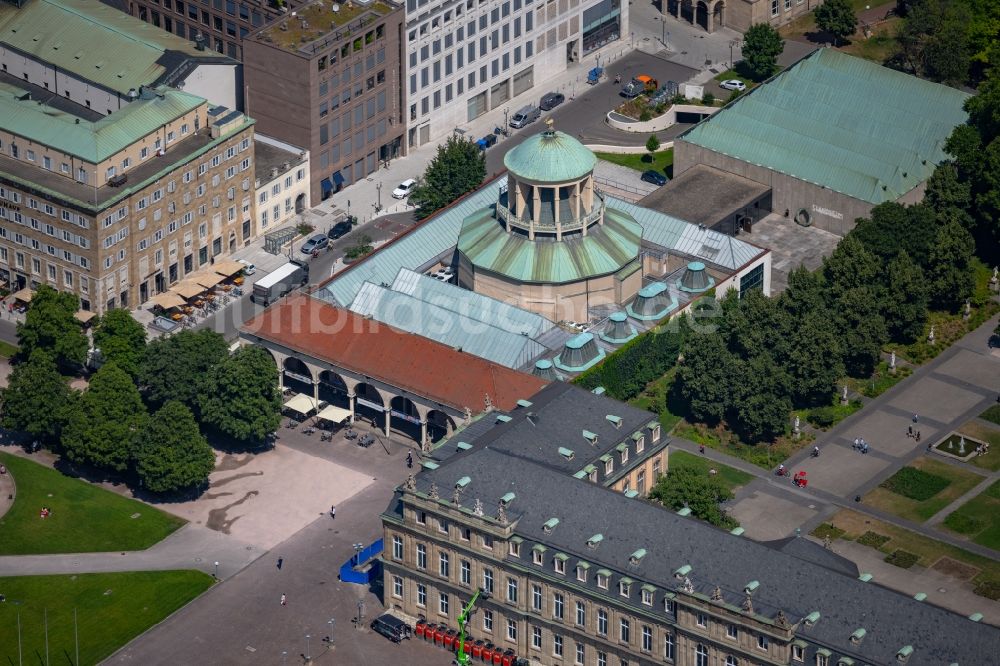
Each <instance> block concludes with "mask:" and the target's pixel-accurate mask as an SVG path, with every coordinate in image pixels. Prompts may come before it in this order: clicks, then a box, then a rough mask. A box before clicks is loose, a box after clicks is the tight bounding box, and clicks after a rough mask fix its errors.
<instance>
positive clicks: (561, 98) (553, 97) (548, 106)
mask: <svg viewBox="0 0 1000 666" xmlns="http://www.w3.org/2000/svg"><path fill="white" fill-rule="evenodd" d="M565 101H566V96H565V95H563V94H562V93H557V92H550V93H545V95H544V96H543V97H542V101H540V102H539V103H538V108H539V109H541V110H542V111H551V110H552V109H554V108H556V107H557V106H559V105H560V104H562V103H563V102H565Z"/></svg>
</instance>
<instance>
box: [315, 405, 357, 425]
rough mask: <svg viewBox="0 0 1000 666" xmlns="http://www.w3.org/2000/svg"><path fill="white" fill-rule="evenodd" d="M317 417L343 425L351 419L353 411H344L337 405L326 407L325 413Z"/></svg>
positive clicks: (322, 412)
mask: <svg viewBox="0 0 1000 666" xmlns="http://www.w3.org/2000/svg"><path fill="white" fill-rule="evenodd" d="M316 417H317V418H320V419H323V420H325V421H333V422H334V423H343V422H344V421H346V420H347V419H349V418H351V410H349V409H344V408H343V407H337V406H335V405H329V406H327V407H324V408H323V411H321V412H320V413H319V414H317V415H316Z"/></svg>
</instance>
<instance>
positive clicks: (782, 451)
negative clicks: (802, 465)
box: [673, 420, 815, 470]
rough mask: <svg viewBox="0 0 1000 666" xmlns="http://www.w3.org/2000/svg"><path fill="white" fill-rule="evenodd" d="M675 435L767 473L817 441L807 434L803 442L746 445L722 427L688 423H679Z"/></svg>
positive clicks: (783, 440) (788, 440) (783, 439)
mask: <svg viewBox="0 0 1000 666" xmlns="http://www.w3.org/2000/svg"><path fill="white" fill-rule="evenodd" d="M673 434H674V435H675V436H676V437H683V438H684V439H687V440H690V441H692V442H694V443H695V444H703V445H705V446H707V447H708V448H710V449H716V450H717V451H722V452H723V453H728V454H729V455H731V456H734V457H736V458H739V459H740V460H745V461H747V462H748V463H751V464H753V465H756V466H757V467H760V468H761V469H766V470H771V469H774V468H775V467H777V466H778V464H779V463H782V462H784V461H785V460H786V459H787V458H788V457H790V456H791V455H792V454H793V453H795V452H796V451H798V450H800V449H803V448H805V447H807V446H809V445H810V444H811V443H812V441H813V439H815V438H814V437H813V436H812V435H810V434H805V433H804V434H803V435H802V437H800V438H799V439H792V438H791V437H788V436H784V437H779V438H778V440H777V441H776V442H774V443H773V444H763V443H761V444H745V443H744V442H741V441H740V440H739V438H738V437H736V435H734V434H733V433H732V432H730V431H728V430H726V429H725V428H723V427H721V426H716V427H715V428H709V427H708V426H706V425H704V424H701V423H688V422H687V421H685V420H681V422H680V423H678V424H677V426H676V427H675V428H674V431H673Z"/></svg>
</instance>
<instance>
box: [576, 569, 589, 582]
mask: <svg viewBox="0 0 1000 666" xmlns="http://www.w3.org/2000/svg"><path fill="white" fill-rule="evenodd" d="M576 579H577V580H582V581H586V580H587V567H577V568H576Z"/></svg>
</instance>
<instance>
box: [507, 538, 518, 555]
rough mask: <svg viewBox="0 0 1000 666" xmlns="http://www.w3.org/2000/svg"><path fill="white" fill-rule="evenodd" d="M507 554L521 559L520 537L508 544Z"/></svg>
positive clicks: (512, 539)
mask: <svg viewBox="0 0 1000 666" xmlns="http://www.w3.org/2000/svg"><path fill="white" fill-rule="evenodd" d="M507 552H508V553H510V555H511V556H512V557H521V538H520V537H512V538H511V540H510V541H508V542H507Z"/></svg>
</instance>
